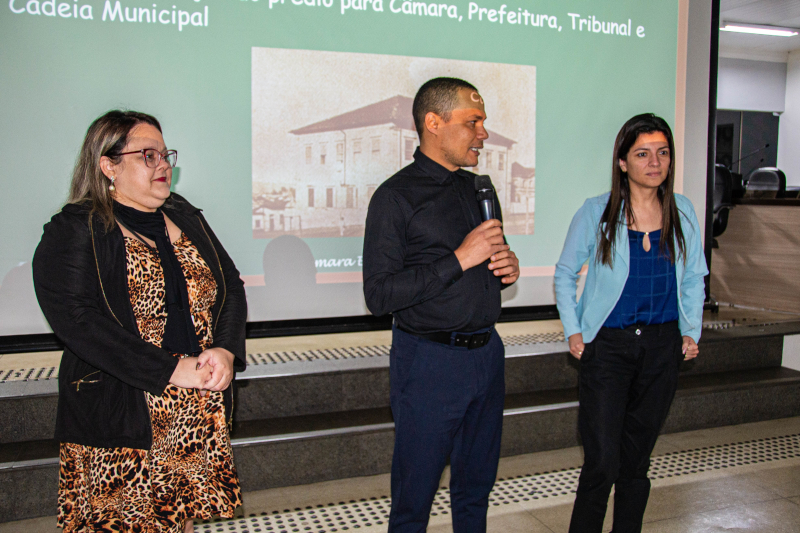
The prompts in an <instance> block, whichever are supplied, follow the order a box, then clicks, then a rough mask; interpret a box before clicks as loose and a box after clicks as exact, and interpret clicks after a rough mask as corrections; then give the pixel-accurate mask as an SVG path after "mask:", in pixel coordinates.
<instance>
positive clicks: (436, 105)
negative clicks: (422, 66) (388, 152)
mask: <svg viewBox="0 0 800 533" xmlns="http://www.w3.org/2000/svg"><path fill="white" fill-rule="evenodd" d="M460 89H470V90H472V91H475V92H478V89H476V88H475V86H474V85H472V84H471V83H468V82H466V81H464V80H460V79H458V78H433V79H432V80H429V81H426V82H425V83H424V84H423V85H422V87H420V88H419V91H417V96H415V97H414V107H413V108H412V111H411V113H412V114H413V115H414V126H416V128H417V134H418V135H419V138H420V141H421V140H422V132H423V130H424V129H425V115H427V114H428V113H431V112H433V113H436V114H437V115H439V116H440V117H442V120H444V121H445V122H448V121H449V120H450V114H451V113H452V111H453V109H455V108H456V106H457V105H458V91H459V90H460Z"/></svg>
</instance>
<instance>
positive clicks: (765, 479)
mask: <svg viewBox="0 0 800 533" xmlns="http://www.w3.org/2000/svg"><path fill="white" fill-rule="evenodd" d="M787 435H800V417H796V418H789V419H783V420H774V421H768V422H758V423H753V424H744V425H740V426H729V427H722V428H714V429H707V430H700V431H690V432H685V433H676V434H671V435H664V436H662V437H661V438H660V439H659V442H658V444H657V445H656V449H655V451H654V454H653V455H654V456H656V457H658V456H665V455H666V454H674V453H675V452H679V451H684V450H694V449H701V448H708V447H712V446H720V445H730V444H734V443H750V444H749V445H750V446H754V445H755V446H760V444H759V443H758V442H757V441H758V439H770V438H771V437H779V436H787ZM773 440H775V439H773ZM795 440H796V439H795ZM754 441H756V442H755V443H754ZM762 442H767V441H762ZM704 453H705V452H704ZM265 459H267V460H268V458H265ZM580 463H581V450H580V448H568V449H563V450H554V451H550V452H541V453H535V454H528V455H522V456H516V457H509V458H505V459H503V460H502V461H501V464H500V471H499V477H500V478H503V479H505V480H509V479H510V478H517V477H518V476H530V475H532V474H537V473H543V472H555V471H560V470H565V469H573V468H575V467H577V466H580ZM564 474H566V473H564ZM447 475H448V474H447V472H445V475H444V478H443V480H442V485H443V486H446V485H447V482H448V480H447ZM554 475H556V476H558V475H559V474H558V473H555V474H554ZM540 478H541V476H538V477H537V479H540ZM499 485H500V484H498V486H499ZM495 492H496V493H497V492H498V491H497V490H496V491H495ZM388 494H389V476H388V475H380V476H371V477H366V478H355V479H345V480H339V481H330V482H325V483H317V484H314V485H307V486H300V487H287V488H282V489H270V490H264V491H257V492H252V493H248V494H246V495H245V505H244V508H243V509H241V515H240V516H241V519H239V520H234V521H230V522H228V523H226V524H224V525H223V524H220V523H216V524H197V526H196V529H195V531H197V532H198V533H203V532H206V531H208V532H209V533H215V532H216V531H230V532H245V531H247V532H256V531H264V532H266V531H269V530H268V529H266V528H264V527H263V525H261V526H259V524H263V523H264V522H263V520H264V519H265V516H264V515H271V520H273V522H272V523H273V525H274V523H275V521H276V520H282V527H277V528H276V527H273V529H272V531H275V532H278V531H281V530H283V531H306V530H307V529H305V528H306V527H307V525H306V523H301V522H302V521H303V520H308V521H310V520H311V518H309V516H311V515H313V517H314V518H317V517H319V518H320V520H322V518H321V517H323V516H329V515H330V516H333V515H334V514H335V513H339V514H338V515H336V516H337V517H340V516H342V515H344V514H350V513H352V514H353V515H354V516H355V518H358V515H359V514H362V515H368V514H369V510H373V511H379V512H377V513H375V514H376V516H378V518H380V517H381V516H382V515H383V514H384V513H385V509H386V508H387V505H388V503H387V501H386V500H385V498H386V497H387V496H388ZM573 498H574V495H573V494H566V495H556V496H552V497H548V498H540V499H536V500H534V499H529V500H528V501H522V500H521V499H520V501H517V502H507V503H502V502H501V503H498V505H492V506H491V507H490V509H489V531H492V532H497V533H501V532H502V533H516V532H533V533H539V532H542V533H548V532H565V531H567V528H568V525H569V517H570V513H571V509H572V501H573ZM438 501H439V502H441V503H442V507H443V510H440V511H439V512H438V513H437V515H436V516H432V518H431V522H430V527H429V528H428V531H430V532H435V533H446V532H449V531H452V528H451V526H450V515H449V513H447V506H446V496H444V495H442V496H441V497H440V498H439V500H438ZM612 510H613V504H610V506H609V513H608V517H609V518H610V516H611V513H612ZM303 511H304V513H305V514H304V515H301V514H300V513H301V512H303ZM446 513H447V514H446ZM298 515H299V517H298ZM292 517H294V518H292ZM304 517H305V518H304ZM257 522H258V524H257ZM362 523H363V521H362ZM54 526H55V518H54V517H46V518H40V519H36V520H27V521H22V522H15V523H7V524H0V533H12V532H13V533H17V532H23V531H24V532H38V531H54V529H53V528H54ZM321 527H322V526H319V527H317V526H314V527H311V528H310V529H308V531H314V530H318V531H319V530H324V531H326V532H327V531H333V529H332V528H325V529H320V528H321ZM610 528H611V523H610V520H609V519H607V520H606V528H605V530H606V531H608V530H610ZM350 529H351V530H358V531H364V532H365V533H377V532H379V531H385V530H386V525H385V523H383V524H380V525H377V524H373V525H370V526H360V527H358V528H355V527H351V528H350ZM342 530H343V529H341V528H340V529H339V531H342ZM644 531H645V532H658V533H679V532H680V533H695V532H697V533H700V532H709V533H711V532H724V531H748V532H770V533H772V532H787V533H788V532H797V531H800V456H796V457H791V458H786V459H780V458H777V459H776V457H775V456H774V455H773V456H771V457H767V458H765V460H764V462H751V463H750V464H744V465H742V466H733V467H729V468H724V469H716V470H710V471H705V472H699V473H689V474H683V475H679V476H675V477H672V478H663V479H655V480H653V490H652V493H651V496H650V502H649V505H648V508H647V513H646V514H645V526H644Z"/></svg>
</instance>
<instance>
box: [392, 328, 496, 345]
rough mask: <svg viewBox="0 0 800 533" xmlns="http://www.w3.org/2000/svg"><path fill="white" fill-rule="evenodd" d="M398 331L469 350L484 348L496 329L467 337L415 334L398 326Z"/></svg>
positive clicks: (434, 333)
mask: <svg viewBox="0 0 800 533" xmlns="http://www.w3.org/2000/svg"><path fill="white" fill-rule="evenodd" d="M397 329H399V330H400V331H403V332H405V333H408V334H409V335H414V336H415V337H419V338H421V339H425V340H429V341H433V342H438V343H440V344H447V345H449V346H457V347H459V348H467V349H468V350H474V349H476V348H483V347H484V346H486V345H487V344H489V340H490V339H491V338H492V331H493V330H494V328H492V329H490V330H489V331H486V332H484V333H473V334H472V335H467V334H464V333H456V334H455V335H453V334H452V333H449V332H447V331H435V332H433V333H413V332H411V331H408V330H407V329H405V328H401V327H400V326H397Z"/></svg>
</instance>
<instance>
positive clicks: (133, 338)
mask: <svg viewBox="0 0 800 533" xmlns="http://www.w3.org/2000/svg"><path fill="white" fill-rule="evenodd" d="M86 220H88V215H87V217H86ZM32 267H33V282H34V288H35V289H36V297H37V299H38V300H39V305H40V307H41V308H42V312H43V313H44V316H45V318H47V321H48V322H49V324H50V327H51V328H52V329H53V332H54V333H55V334H56V336H57V337H58V338H59V339H60V340H61V341H62V342H63V343H64V344H65V345H66V346H67V347H68V348H69V349H70V351H72V352H73V353H74V354H75V355H76V356H77V357H78V358H79V359H81V360H83V361H84V362H86V363H87V364H89V365H91V366H92V367H94V368H97V369H98V370H101V371H102V372H104V373H106V374H109V375H111V376H113V377H115V378H117V379H119V380H120V381H122V382H124V383H127V384H128V385H130V386H132V387H135V388H138V389H142V390H145V391H147V392H149V393H151V394H155V395H161V394H162V393H163V392H164V389H165V388H166V386H167V384H168V383H169V380H170V378H171V377H172V373H173V372H174V371H175V367H176V366H177V364H178V358H176V357H174V356H172V355H171V354H169V353H168V352H167V351H165V350H162V349H161V348H159V347H157V346H155V345H153V344H150V343H148V342H146V341H144V340H142V339H141V337H139V335H138V333H137V332H134V331H130V330H128V329H126V328H125V327H123V325H122V322H120V319H119V318H118V317H117V316H116V315H114V312H113V311H112V310H111V308H110V307H109V305H108V301H107V300H106V295H105V292H104V291H103V287H102V283H101V281H100V278H99V275H100V271H99V268H98V265H97V262H96V258H95V254H94V248H93V240H92V235H91V230H90V228H89V225H88V223H86V222H84V219H83V217H81V216H78V215H68V214H65V213H63V212H62V213H59V214H57V215H55V216H54V217H53V219H52V221H51V222H50V223H48V224H47V225H45V227H44V234H43V235H42V240H41V242H40V243H39V246H37V248H36V252H35V254H34V257H33V262H32Z"/></svg>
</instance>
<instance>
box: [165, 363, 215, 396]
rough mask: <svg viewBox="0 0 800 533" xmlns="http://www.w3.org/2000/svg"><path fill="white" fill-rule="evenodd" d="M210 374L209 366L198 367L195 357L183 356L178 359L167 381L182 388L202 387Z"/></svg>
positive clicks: (209, 377) (204, 386)
mask: <svg viewBox="0 0 800 533" xmlns="http://www.w3.org/2000/svg"><path fill="white" fill-rule="evenodd" d="M211 376H212V369H211V367H209V366H206V367H204V368H199V367H198V358H197V357H184V358H183V359H181V360H180V361H178V366H176V367H175V370H174V371H173V372H172V377H170V378H169V382H170V383H172V384H173V385H175V386H176V387H181V388H182V389H204V388H206V383H207V382H208V381H209V380H210V379H211Z"/></svg>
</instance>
